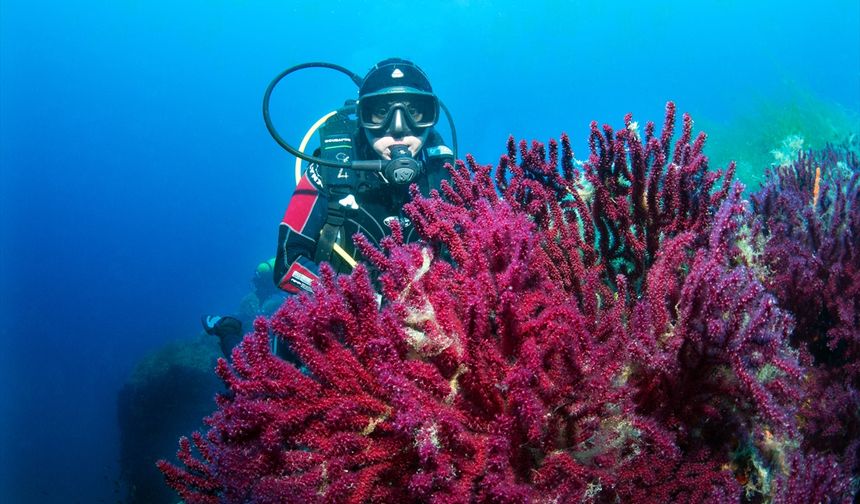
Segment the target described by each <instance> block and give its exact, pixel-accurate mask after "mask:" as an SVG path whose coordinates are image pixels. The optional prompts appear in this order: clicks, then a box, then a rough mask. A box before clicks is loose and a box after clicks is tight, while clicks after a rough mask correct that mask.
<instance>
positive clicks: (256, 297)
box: [201, 257, 286, 359]
mask: <svg viewBox="0 0 860 504" xmlns="http://www.w3.org/2000/svg"><path fill="white" fill-rule="evenodd" d="M274 267H275V258H274V257H273V258H271V259H269V260H268V261H264V262H261V263H260V264H258V265H257V268H256V269H255V271H254V276H253V277H251V292H249V293H248V294H247V295H246V296H245V297H244V298H242V302H241V303H240V304H239V313H237V314H236V315H235V316H232V315H224V316H221V315H204V316H203V317H201V323H202V324H203V329H204V330H205V331H206V332H207V333H208V334H210V335H212V336H217V337H218V345H219V347H220V348H221V353H222V354H224V357H225V358H227V359H230V352H231V350H232V349H233V347H234V346H236V345H237V344H239V342H240V341H242V337H243V336H244V333H243V332H242V326H243V325H250V323H252V322H253V321H254V318H256V317H257V316H258V315H264V316H269V315H272V314H273V313H275V310H277V309H278V308H280V306H281V304H283V302H284V299H286V294H285V293H284V292H283V291H281V290H280V289H278V287H277V285H275V284H274V283H273V282H272V271H273V269H274Z"/></svg>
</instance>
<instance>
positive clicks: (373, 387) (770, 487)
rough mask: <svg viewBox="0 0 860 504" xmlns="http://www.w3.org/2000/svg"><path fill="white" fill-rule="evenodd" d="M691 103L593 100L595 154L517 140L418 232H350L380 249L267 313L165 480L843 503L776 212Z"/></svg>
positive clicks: (460, 181) (422, 496)
mask: <svg viewBox="0 0 860 504" xmlns="http://www.w3.org/2000/svg"><path fill="white" fill-rule="evenodd" d="M675 122H676V121H675V107H674V105H673V104H672V103H669V104H668V105H667V109H666V118H665V122H664V124H663V127H662V130H661V131H660V132H659V133H656V132H655V126H654V124H653V123H648V124H646V126H645V127H644V129H643V132H642V133H644V138H643V136H642V135H641V134H640V131H639V128H638V125H637V123H635V122H633V120H632V116H630V115H628V116H627V117H625V121H624V127H623V128H621V129H619V130H618V131H615V130H613V129H612V128H610V127H609V126H603V127H602V128H599V127H598V125H597V123H592V125H591V134H590V151H591V153H590V157H589V159H588V161H587V162H586V163H585V164H584V166H583V170H582V172H580V170H578V169H577V167H576V166H575V165H574V163H573V153H572V152H571V149H570V144H569V141H568V138H567V137H566V136H562V138H561V142H560V143H558V142H555V141H551V142H549V144H548V145H546V146H545V145H543V144H540V143H537V142H534V143H532V144H531V145H529V144H527V143H526V142H520V143H519V144H517V143H515V142H514V140H513V139H510V140H509V141H508V146H507V153H506V154H505V155H503V156H502V157H501V159H500V161H499V163H498V165H497V166H496V167H495V168H494V167H493V166H491V165H480V164H478V163H477V162H476V161H475V160H474V159H472V158H471V157H467V159H466V161H465V162H462V161H458V162H457V164H456V166H453V167H451V178H450V182H445V183H443V186H442V188H441V190H440V191H434V192H432V193H431V194H430V195H429V196H426V197H425V196H422V195H421V194H419V193H418V192H417V190H416V189H414V188H413V199H412V202H411V203H409V204H408V205H407V207H406V212H407V215H408V216H409V218H410V219H411V220H412V222H413V223H414V225H415V226H416V228H417V230H418V231H419V232H420V234H421V236H422V237H423V238H424V240H423V241H422V242H420V243H417V244H416V243H413V244H403V239H402V232H401V231H400V229H398V228H396V227H395V228H394V229H393V230H392V235H391V236H390V237H388V238H386V239H384V240H383V241H382V243H381V249H375V248H374V247H373V246H371V245H370V244H369V243H368V242H367V240H365V239H364V238H363V237H361V236H356V241H357V243H358V245H359V247H360V248H361V250H362V252H363V253H364V255H365V257H366V258H367V262H368V266H367V267H365V266H364V265H360V266H359V267H358V268H357V269H356V271H355V272H354V273H353V274H352V275H350V276H340V277H337V276H335V275H334V274H333V273H332V270H331V269H330V268H327V267H325V266H324V267H323V268H322V270H321V281H320V283H319V285H318V286H317V287H316V289H315V292H314V294H313V295H310V296H302V297H298V298H292V299H289V300H288V301H287V302H286V303H285V304H284V305H283V306H282V307H281V308H280V309H279V310H278V311H277V312H276V313H275V314H274V315H273V316H272V317H271V318H270V319H269V320H266V319H264V318H259V319H257V321H256V322H255V325H254V332H253V333H252V334H249V335H248V336H246V338H245V340H244V341H243V342H242V344H241V345H240V346H239V347H237V348H236V349H234V351H233V363H232V364H228V363H227V362H226V361H225V360H223V359H222V360H220V361H219V363H218V366H217V373H218V375H219V376H220V377H221V378H222V379H223V380H224V382H225V384H226V385H227V389H228V392H227V393H225V394H222V395H220V396H219V397H218V398H217V403H218V410H217V411H216V412H215V413H214V414H212V415H211V416H210V417H208V418H207V419H206V423H207V424H208V426H209V427H210V428H209V430H208V432H206V433H205V434H202V433H194V434H193V436H192V439H191V440H189V439H187V438H182V439H181V441H180V450H179V452H178V457H179V460H180V461H181V462H182V465H183V467H180V466H176V465H173V464H171V463H168V462H166V461H160V462H159V468H160V469H161V470H162V472H163V473H164V474H165V477H166V479H167V482H168V483H169V484H170V486H172V487H173V488H174V489H175V490H176V491H177V492H178V493H179V495H180V496H181V497H182V498H183V499H184V500H185V502H187V503H188V504H195V503H201V504H202V503H206V504H208V503H220V502H258V503H268V502H272V503H274V502H436V503H459V502H463V503H467V502H480V503H483V502H487V503H489V502H740V501H742V500H743V501H747V502H762V501H773V502H801V500H799V499H803V500H802V501H803V502H811V501H825V500H830V501H837V502H838V501H845V502H850V499H851V497H852V492H853V491H854V490H856V489H854V488H853V487H851V486H850V485H849V482H850V475H851V473H850V469H846V467H847V465H846V460H844V459H843V458H842V457H845V455H842V454H834V453H830V452H828V451H827V450H826V449H822V448H821V447H820V446H819V445H817V444H815V445H808V444H805V443H804V437H803V436H804V433H806V432H809V429H810V428H811V426H812V424H813V423H815V422H814V421H813V420H823V418H822V419H813V417H812V416H811V415H809V414H807V415H805V416H804V415H803V413H804V411H805V410H806V409H809V408H801V411H798V405H808V404H810V402H809V401H810V396H809V394H810V393H811V392H814V389H812V388H811V386H810V384H809V383H808V376H810V375H809V369H808V368H809V367H812V366H815V365H816V364H815V362H813V361H812V359H811V358H807V356H808V352H807V351H806V350H805V349H803V348H802V345H799V344H798V340H797V336H796V335H797V334H798V331H799V328H801V327H802V324H803V322H802V321H799V319H796V318H795V317H794V316H793V314H792V312H791V306H790V305H789V304H785V303H783V301H782V298H781V297H780V295H781V293H780V292H778V291H775V290H772V289H773V287H774V286H772V285H769V282H768V279H769V277H766V276H763V275H762V272H763V271H765V270H766V269H767V268H770V267H772V266H773V265H771V264H770V263H769V262H767V261H766V258H767V257H769V256H768V253H767V246H766V245H761V247H763V248H761V247H759V248H754V247H753V246H754V245H757V244H767V243H769V242H770V238H771V237H770V235H767V234H766V230H767V229H769V228H766V226H765V225H759V226H758V227H750V226H748V225H747V223H749V222H751V221H753V220H754V219H753V214H752V212H751V210H750V208H748V204H747V203H746V202H745V201H744V200H742V199H741V193H742V190H743V188H742V186H740V185H739V184H737V183H733V181H732V179H733V171H734V167H733V165H730V166H729V167H728V169H727V170H726V171H725V172H723V171H721V170H717V171H712V170H710V169H709V166H708V159H707V157H706V156H705V155H704V154H703V147H704V144H705V135H704V134H699V135H698V136H695V137H694V136H693V125H692V120H691V119H690V117H689V116H686V115H685V116H684V117H683V120H682V127H681V130H680V132H678V134H677V138H676V139H675V137H676V134H675V131H674V128H675ZM673 139H674V141H673ZM721 179H722V180H721ZM804 187H805V186H804ZM830 187H831V186H829V185H827V184H824V186H823V188H822V189H821V194H822V197H821V199H820V201H819V202H820V204H821V205H825V204H829V203H825V202H826V201H830V196H829V195H830V194H831V193H832V190H831V189H830ZM840 187H841V186H840ZM854 187H856V186H854ZM843 189H844V188H843ZM843 192H846V190H843ZM855 192H856V191H855ZM846 193H850V191H847V192H846ZM855 201H856V200H855ZM852 208H854V207H852ZM759 218H760V219H761V220H765V221H766V220H767V219H768V217H767V215H766V214H760V216H759ZM846 226H848V227H849V229H850V227H851V226H854V228H853V229H856V223H848V224H846ZM771 246H773V247H776V246H777V244H776V243H774V244H772V245H771ZM852 250H853V249H852ZM852 253H853V252H852ZM844 256H845V254H844V253H843V255H842V256H841V257H844ZM773 267H776V266H773ZM368 268H373V269H374V270H375V273H378V278H379V281H378V284H376V285H375V284H373V283H372V282H371V280H370V278H371V275H370V274H369V273H368ZM376 290H379V291H381V294H382V296H383V299H384V302H383V304H382V305H381V306H380V304H378V302H377V298H376ZM840 320H841V319H840ZM854 324H855V325H854V326H853V330H854V331H856V328H857V325H856V319H855V321H854ZM838 334H842V333H838ZM271 337H277V338H282V339H284V340H285V341H287V342H288V343H289V344H290V346H291V347H292V348H293V349H294V350H295V352H296V353H297V355H298V356H299V357H300V359H301V361H302V362H303V363H304V364H305V367H306V369H304V370H302V371H300V370H298V369H296V368H295V367H294V366H292V365H291V364H289V363H287V362H285V361H282V360H280V359H278V358H277V357H275V356H273V355H271V353H270V352H269V348H270V345H269V338H271ZM834 337H836V336H834ZM839 337H840V338H841V336H839ZM840 341H841V340H840ZM834 351H835V350H834ZM833 394H834V395H832V396H830V397H832V398H833V400H834V401H837V402H838V401H842V400H843V396H841V395H839V394H838V393H837V392H833ZM849 435H851V434H849ZM854 436H855V439H856V433H855V434H854ZM854 474H855V476H856V472H855V473H854Z"/></svg>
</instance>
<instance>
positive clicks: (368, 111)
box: [359, 93, 439, 129]
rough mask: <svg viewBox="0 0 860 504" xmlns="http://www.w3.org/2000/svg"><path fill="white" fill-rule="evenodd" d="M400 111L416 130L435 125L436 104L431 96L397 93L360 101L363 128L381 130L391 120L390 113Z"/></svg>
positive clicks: (369, 97)
mask: <svg viewBox="0 0 860 504" xmlns="http://www.w3.org/2000/svg"><path fill="white" fill-rule="evenodd" d="M394 109H400V110H401V111H402V112H403V114H404V116H406V117H408V119H407V120H409V122H411V123H412V125H413V126H415V127H418V128H428V127H430V126H433V125H434V124H436V116H437V113H438V110H439V108H438V102H437V101H436V97H435V96H433V95H420V94H409V93H398V94H388V95H385V94H383V95H375V96H367V97H364V98H362V99H361V101H360V106H359V112H360V116H361V117H360V119H361V124H362V126H364V127H365V128H369V129H380V128H383V127H384V126H385V125H386V124H387V123H388V122H389V121H390V119H391V116H392V111H393V110H394Z"/></svg>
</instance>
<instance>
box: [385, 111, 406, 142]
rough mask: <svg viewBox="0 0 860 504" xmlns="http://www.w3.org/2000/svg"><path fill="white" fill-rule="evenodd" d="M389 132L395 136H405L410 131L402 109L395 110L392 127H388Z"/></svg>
mask: <svg viewBox="0 0 860 504" xmlns="http://www.w3.org/2000/svg"><path fill="white" fill-rule="evenodd" d="M388 132H389V133H390V134H391V136H393V137H394V138H403V137H404V136H406V133H408V132H409V128H408V127H407V126H406V121H405V120H404V118H403V111H402V110H400V109H395V110H394V117H393V118H392V120H391V127H390V128H389V129H388Z"/></svg>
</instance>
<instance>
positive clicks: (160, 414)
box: [117, 335, 224, 504]
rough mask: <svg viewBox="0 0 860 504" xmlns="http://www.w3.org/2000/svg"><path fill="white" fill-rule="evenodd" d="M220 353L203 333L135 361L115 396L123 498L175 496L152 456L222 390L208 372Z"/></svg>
mask: <svg viewBox="0 0 860 504" xmlns="http://www.w3.org/2000/svg"><path fill="white" fill-rule="evenodd" d="M220 355H221V352H220V351H219V349H218V345H217V344H216V343H215V341H214V338H212V337H211V336H206V335H202V336H200V337H199V338H197V339H191V340H186V341H177V342H172V343H169V344H167V345H165V346H163V347H161V348H159V349H158V350H157V351H155V352H153V353H152V354H150V355H148V356H146V357H145V358H144V359H142V360H141V361H140V362H139V363H138V364H137V366H136V368H135V370H134V373H133V374H132V376H130V377H129V379H128V380H127V381H126V383H125V384H124V385H123V387H122V389H121V390H120V391H119V394H118V399H117V421H118V423H119V430H120V468H121V479H122V482H123V486H124V491H125V495H123V499H122V502H126V503H128V504H152V503H173V502H176V498H175V493H174V492H173V491H172V490H171V489H170V488H166V487H165V486H164V478H163V477H162V475H161V473H160V472H159V471H158V470H157V469H156V468H155V466H154V462H155V461H156V460H158V459H159V458H161V457H164V454H165V453H170V452H171V451H172V450H173V449H174V447H175V446H176V438H177V437H179V436H181V435H182V434H184V433H187V432H189V431H190V430H193V429H197V428H200V427H201V422H200V419H201V418H202V417H203V416H205V415H207V414H208V413H210V412H211V411H212V396H213V395H215V394H216V393H218V392H223V391H224V385H223V383H222V382H221V380H219V379H218V377H217V376H214V375H213V373H212V368H213V366H214V365H215V363H216V362H217V359H218V357H219V356H220Z"/></svg>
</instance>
